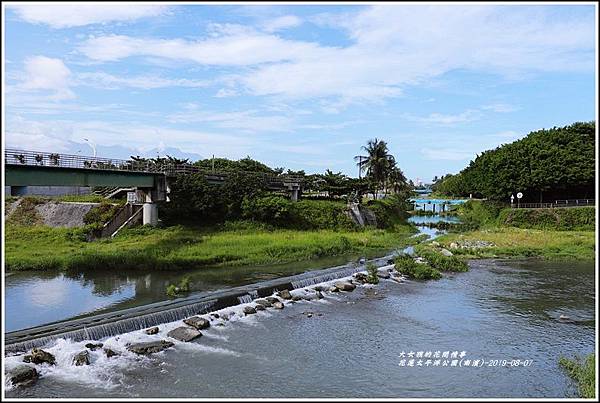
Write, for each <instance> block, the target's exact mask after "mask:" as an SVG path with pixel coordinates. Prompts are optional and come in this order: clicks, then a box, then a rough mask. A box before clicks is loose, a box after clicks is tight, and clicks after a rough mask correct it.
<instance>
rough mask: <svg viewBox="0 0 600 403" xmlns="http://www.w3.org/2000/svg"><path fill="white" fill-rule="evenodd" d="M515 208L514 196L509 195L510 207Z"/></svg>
mask: <svg viewBox="0 0 600 403" xmlns="http://www.w3.org/2000/svg"><path fill="white" fill-rule="evenodd" d="M514 206H515V195H510V207H511V208H512V207H514Z"/></svg>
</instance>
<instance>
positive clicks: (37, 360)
mask: <svg viewBox="0 0 600 403" xmlns="http://www.w3.org/2000/svg"><path fill="white" fill-rule="evenodd" d="M23 361H24V362H31V363H33V364H43V363H46V364H50V365H54V364H56V358H54V356H53V355H52V354H50V353H49V352H47V351H44V350H42V349H41V348H34V349H32V350H31V354H30V355H26V356H25V357H23Z"/></svg>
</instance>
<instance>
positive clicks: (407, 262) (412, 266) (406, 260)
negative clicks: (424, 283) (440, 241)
mask: <svg viewBox="0 0 600 403" xmlns="http://www.w3.org/2000/svg"><path fill="white" fill-rule="evenodd" d="M394 264H395V267H396V270H397V271H398V272H399V273H401V274H404V275H405V276H408V277H410V278H414V279H416V280H438V279H440V278H442V273H440V271H439V270H437V269H434V268H433V267H431V266H430V265H428V264H424V263H417V262H415V260H414V259H413V258H412V257H411V256H408V255H400V256H398V257H397V258H396V259H395V260H394Z"/></svg>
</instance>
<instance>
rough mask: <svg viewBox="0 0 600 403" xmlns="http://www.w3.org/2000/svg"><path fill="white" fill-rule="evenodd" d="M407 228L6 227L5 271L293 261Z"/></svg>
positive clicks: (379, 240) (360, 246) (379, 246)
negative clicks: (109, 233) (86, 232)
mask: <svg viewBox="0 0 600 403" xmlns="http://www.w3.org/2000/svg"><path fill="white" fill-rule="evenodd" d="M414 232H415V230H414V227H412V226H409V225H404V226H395V227H394V229H393V230H391V229H390V230H382V229H365V230H359V231H351V230H348V231H342V230H303V231H301V230H287V229H276V230H270V229H268V228H266V227H264V226H260V225H256V224H228V225H223V226H219V227H213V228H210V229H207V228H204V229H201V228H193V227H184V226H173V227H167V228H148V227H140V228H133V229H128V230H124V231H123V232H122V233H121V234H119V235H118V236H117V237H115V238H114V239H105V240H99V241H96V242H86V241H85V240H84V239H82V237H81V234H80V233H79V231H78V230H73V229H66V228H49V227H44V226H17V225H7V226H6V235H5V246H6V256H5V262H6V269H7V270H8V271H10V270H46V269H70V268H77V269H115V270H118V269H123V268H139V269H164V270H168V269H181V268H188V269H189V268H198V269H200V268H204V267H215V266H230V265H235V266H243V265H256V264H273V263H287V262H294V261H301V260H306V259H311V258H317V257H322V256H333V255H341V254H350V253H367V252H369V251H376V250H384V249H394V248H400V247H402V246H404V245H408V244H410V243H412V242H415V240H414V239H409V238H410V236H411V235H413V234H414Z"/></svg>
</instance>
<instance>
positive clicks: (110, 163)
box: [4, 149, 303, 225]
mask: <svg viewBox="0 0 600 403" xmlns="http://www.w3.org/2000/svg"><path fill="white" fill-rule="evenodd" d="M4 165H5V183H4V185H5V186H10V187H11V195H15V196H16V195H21V194H23V193H24V192H23V190H24V188H26V187H27V186H91V187H93V186H110V187H121V188H134V189H135V190H136V194H137V200H138V201H139V202H141V203H143V204H144V206H143V223H144V224H151V225H156V223H157V220H158V207H157V205H156V202H159V201H169V198H168V194H169V191H170V189H169V181H170V180H173V179H174V178H175V177H176V176H177V175H185V174H192V173H201V174H204V175H205V177H206V179H207V181H208V182H209V183H213V184H223V183H224V182H225V181H226V180H227V177H228V176H229V175H231V172H224V171H222V172H217V171H207V170H205V169H201V168H199V167H197V166H195V165H192V164H174V163H169V162H165V163H155V162H152V161H135V160H119V159H114V158H99V157H86V156H80V155H72V154H58V153H50V152H42V151H26V150H16V149H6V150H5V151H4ZM248 173H250V174H253V175H258V176H261V177H264V179H265V182H266V183H267V186H268V187H269V189H271V190H286V191H288V192H289V193H290V197H291V199H292V200H293V201H296V200H298V198H299V196H300V192H301V188H302V180H303V178H302V177H298V176H290V175H271V174H266V173H264V172H248Z"/></svg>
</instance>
